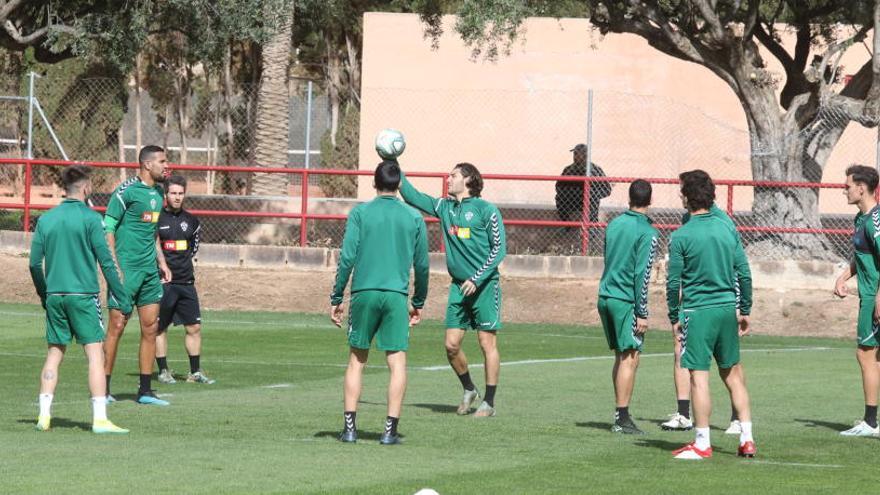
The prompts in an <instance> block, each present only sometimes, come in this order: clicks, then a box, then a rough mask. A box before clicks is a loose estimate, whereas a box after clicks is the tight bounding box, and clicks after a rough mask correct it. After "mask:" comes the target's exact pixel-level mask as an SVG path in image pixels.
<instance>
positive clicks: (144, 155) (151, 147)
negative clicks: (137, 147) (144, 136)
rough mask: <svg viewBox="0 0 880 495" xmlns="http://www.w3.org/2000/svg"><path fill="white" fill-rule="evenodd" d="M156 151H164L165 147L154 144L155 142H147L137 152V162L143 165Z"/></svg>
mask: <svg viewBox="0 0 880 495" xmlns="http://www.w3.org/2000/svg"><path fill="white" fill-rule="evenodd" d="M156 153H165V148H163V147H161V146H156V145H155V144H148V145H146V146H144V147H143V148H141V151H140V153H138V163H140V164H141V165H143V164H144V163H145V162H147V161H149V160H152V159H153V155H155V154H156Z"/></svg>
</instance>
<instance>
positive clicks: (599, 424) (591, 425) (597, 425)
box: [575, 421, 614, 431]
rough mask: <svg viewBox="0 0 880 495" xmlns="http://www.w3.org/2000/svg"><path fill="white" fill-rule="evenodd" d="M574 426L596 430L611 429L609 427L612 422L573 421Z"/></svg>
mask: <svg viewBox="0 0 880 495" xmlns="http://www.w3.org/2000/svg"><path fill="white" fill-rule="evenodd" d="M575 426H579V427H581V428H594V429H597V430H605V431H611V427H612V426H614V425H613V424H612V423H603V422H600V421H587V422H584V423H575Z"/></svg>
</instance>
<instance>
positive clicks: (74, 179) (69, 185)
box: [61, 165, 92, 194]
mask: <svg viewBox="0 0 880 495" xmlns="http://www.w3.org/2000/svg"><path fill="white" fill-rule="evenodd" d="M91 176H92V167H89V166H88V165H70V166H69V167H66V168H65V169H64V170H62V171H61V185H62V186H63V187H64V192H66V193H67V194H71V193H73V192H75V190H76V189H77V188H78V187H79V186H80V185H81V184H82V183H83V182H85V181H87V180H89V179H90V178H91Z"/></svg>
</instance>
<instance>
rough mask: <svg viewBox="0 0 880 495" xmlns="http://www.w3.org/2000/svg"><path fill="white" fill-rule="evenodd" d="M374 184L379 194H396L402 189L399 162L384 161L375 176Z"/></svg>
mask: <svg viewBox="0 0 880 495" xmlns="http://www.w3.org/2000/svg"><path fill="white" fill-rule="evenodd" d="M373 184H375V185H376V190H377V191H379V192H394V191H396V190H397V188H398V187H400V165H399V164H398V163H397V160H382V163H380V164H379V165H378V166H377V167H376V172H375V173H374V174H373Z"/></svg>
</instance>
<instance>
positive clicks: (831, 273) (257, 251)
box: [0, 231, 841, 291]
mask: <svg viewBox="0 0 880 495" xmlns="http://www.w3.org/2000/svg"><path fill="white" fill-rule="evenodd" d="M29 249H30V240H29V238H28V237H27V236H26V235H25V234H24V233H23V232H12V231H0V250H2V251H4V252H6V253H10V254H22V253H26V252H27V251H28V250H29ZM338 253H339V251H338V250H336V249H326V248H299V247H281V246H250V245H235V244H202V245H201V247H200V248H199V254H198V258H197V260H196V263H197V265H198V266H204V267H212V266H222V267H244V268H248V267H250V268H279V269H291V270H327V271H332V270H335V269H336V264H337V255H338ZM603 267H604V264H603V260H602V258H600V257H583V256H519V255H511V256H507V257H506V258H505V259H504V262H503V264H502V265H501V273H502V274H503V275H505V276H506V277H528V278H548V279H553V278H575V277H576V278H585V279H588V280H599V278H600V277H601V276H602V270H603ZM751 267H752V277H753V279H754V286H755V287H756V288H763V289H780V290H786V289H817V290H828V291H830V290H831V287H832V286H833V284H834V278H835V277H836V275H837V273H839V272H840V269H841V267H840V266H838V265H835V264H833V263H828V262H819V261H789V260H786V261H759V262H753V263H752V265H751ZM431 271H432V272H434V273H446V259H445V257H444V255H443V254H441V253H432V254H431ZM652 280H653V283H654V284H664V283H665V282H666V263H665V261H661V262H660V263H658V264H657V265H656V267H655V273H654V275H653V277H652Z"/></svg>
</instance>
